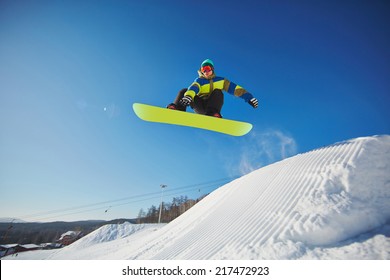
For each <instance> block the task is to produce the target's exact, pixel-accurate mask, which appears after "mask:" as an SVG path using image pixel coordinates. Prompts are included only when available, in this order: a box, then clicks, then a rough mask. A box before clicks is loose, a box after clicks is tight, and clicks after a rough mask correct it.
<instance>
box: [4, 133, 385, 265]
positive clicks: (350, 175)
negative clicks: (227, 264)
mask: <svg viewBox="0 0 390 280" xmlns="http://www.w3.org/2000/svg"><path fill="white" fill-rule="evenodd" d="M389 198H390V136H389V135H383V136H372V137H362V138H357V139H352V140H348V141H344V142H340V143H336V144H334V145H331V146H328V147H323V148H319V149H317V150H314V151H311V152H308V153H304V154H299V155H296V156H294V157H291V158H288V159H285V160H283V161H280V162H277V163H274V164H272V165H269V166H266V167H263V168H261V169H259V170H256V171H254V172H252V173H250V174H248V175H246V176H243V177H241V178H239V179H236V180H234V181H232V182H230V183H228V184H226V185H224V186H222V187H220V188H219V189H217V190H215V191H214V192H212V193H211V194H210V195H208V196H207V197H206V198H204V199H203V200H202V201H200V202H199V203H198V204H197V205H195V206H194V207H193V208H191V209H190V210H188V211H187V212H186V213H184V214H183V215H181V216H180V217H179V218H177V219H175V220H174V221H172V222H170V223H169V224H166V225H158V224H142V225H134V224H130V223H124V224H119V225H106V226H103V227H101V228H99V229H97V230H96V231H94V232H92V233H91V234H89V235H87V236H85V237H83V238H81V239H80V240H78V241H77V242H75V243H73V244H71V245H69V246H67V247H65V248H62V249H57V250H47V251H33V252H25V253H21V254H18V256H17V257H15V256H9V257H8V258H10V259H27V260H30V259H70V260H74V259H87V260H91V259H93V260H95V259H113V260H126V259H139V260H148V259H151V260H153V259H155V260H156V259H157V260H161V259H179V260H191V259H198V260H212V259H219V260H225V259H229V260H234V259H237V260H249V259H266V260H273V259H277V260H284V259H332V260H334V259H348V260H353V259H366V260H370V259H390V200H389Z"/></svg>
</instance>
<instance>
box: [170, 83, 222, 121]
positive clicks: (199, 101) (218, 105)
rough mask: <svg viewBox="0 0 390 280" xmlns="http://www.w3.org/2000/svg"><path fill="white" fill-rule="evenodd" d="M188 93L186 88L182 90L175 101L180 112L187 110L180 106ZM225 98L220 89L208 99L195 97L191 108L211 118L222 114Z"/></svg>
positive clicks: (215, 90)
mask: <svg viewBox="0 0 390 280" xmlns="http://www.w3.org/2000/svg"><path fill="white" fill-rule="evenodd" d="M186 91H187V89H186V88H183V89H182V90H180V91H179V93H178V94H177V96H176V99H175V101H174V102H173V103H174V104H175V105H176V106H177V109H178V110H180V111H185V110H186V107H184V106H182V105H180V100H181V99H182V98H183V97H184V94H185V93H186ZM223 98H224V96H223V92H222V91H221V90H220V89H214V90H213V92H212V93H211V94H210V95H209V97H208V98H207V99H203V98H200V97H199V96H197V95H195V98H194V100H193V101H192V102H191V104H190V106H191V108H192V109H194V111H195V113H197V114H202V115H210V116H211V115H213V114H215V113H219V114H220V113H221V109H222V106H223Z"/></svg>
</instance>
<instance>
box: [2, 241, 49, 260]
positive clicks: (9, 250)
mask: <svg viewBox="0 0 390 280" xmlns="http://www.w3.org/2000/svg"><path fill="white" fill-rule="evenodd" d="M40 249H42V246H40V245H36V244H23V245H20V244H5V245H0V257H4V256H8V255H12V254H17V253H20V252H27V251H34V250H40Z"/></svg>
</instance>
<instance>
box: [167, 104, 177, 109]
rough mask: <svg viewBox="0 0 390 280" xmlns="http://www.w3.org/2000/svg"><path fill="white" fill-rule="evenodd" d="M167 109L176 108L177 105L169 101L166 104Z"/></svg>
mask: <svg viewBox="0 0 390 280" xmlns="http://www.w3.org/2000/svg"><path fill="white" fill-rule="evenodd" d="M167 109H171V110H177V106H176V104H175V103H171V104H169V105H168V106H167Z"/></svg>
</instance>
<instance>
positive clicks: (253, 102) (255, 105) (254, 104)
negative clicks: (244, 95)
mask: <svg viewBox="0 0 390 280" xmlns="http://www.w3.org/2000/svg"><path fill="white" fill-rule="evenodd" d="M248 103H249V105H251V106H252V107H253V108H257V106H259V101H258V100H257V99H256V98H255V97H253V98H252V99H251V100H249V101H248Z"/></svg>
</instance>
